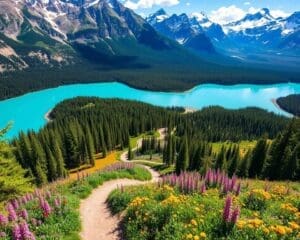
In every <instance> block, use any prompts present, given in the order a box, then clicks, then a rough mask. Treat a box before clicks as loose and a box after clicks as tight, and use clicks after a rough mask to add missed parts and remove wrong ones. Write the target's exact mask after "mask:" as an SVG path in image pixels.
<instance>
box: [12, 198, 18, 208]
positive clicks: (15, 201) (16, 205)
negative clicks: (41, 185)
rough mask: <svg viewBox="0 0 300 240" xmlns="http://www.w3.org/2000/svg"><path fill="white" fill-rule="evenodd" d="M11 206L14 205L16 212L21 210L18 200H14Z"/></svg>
mask: <svg viewBox="0 0 300 240" xmlns="http://www.w3.org/2000/svg"><path fill="white" fill-rule="evenodd" d="M11 204H12V205H13V207H14V209H15V210H17V209H19V207H20V205H19V202H18V200H17V199H14V200H12V201H11Z"/></svg>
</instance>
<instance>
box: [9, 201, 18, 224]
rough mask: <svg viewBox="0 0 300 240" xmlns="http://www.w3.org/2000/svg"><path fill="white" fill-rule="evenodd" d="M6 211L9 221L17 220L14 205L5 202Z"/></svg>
mask: <svg viewBox="0 0 300 240" xmlns="http://www.w3.org/2000/svg"><path fill="white" fill-rule="evenodd" d="M7 211H8V220H9V221H10V222H13V221H16V220H17V218H18V217H17V213H16V211H15V209H14V206H13V205H12V204H11V203H8V204H7Z"/></svg>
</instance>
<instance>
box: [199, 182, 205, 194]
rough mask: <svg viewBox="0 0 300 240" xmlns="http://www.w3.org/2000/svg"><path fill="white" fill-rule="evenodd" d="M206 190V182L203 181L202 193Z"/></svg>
mask: <svg viewBox="0 0 300 240" xmlns="http://www.w3.org/2000/svg"><path fill="white" fill-rule="evenodd" d="M205 191H206V186H205V183H203V184H202V186H201V189H200V193H204V192H205Z"/></svg>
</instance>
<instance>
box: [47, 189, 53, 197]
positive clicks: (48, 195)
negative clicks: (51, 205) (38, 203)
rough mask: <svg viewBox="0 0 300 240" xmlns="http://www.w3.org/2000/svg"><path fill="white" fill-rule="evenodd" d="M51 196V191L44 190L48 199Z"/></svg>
mask: <svg viewBox="0 0 300 240" xmlns="http://www.w3.org/2000/svg"><path fill="white" fill-rule="evenodd" d="M51 196H52V194H51V192H50V191H49V190H47V191H46V197H47V198H48V199H50V198H51Z"/></svg>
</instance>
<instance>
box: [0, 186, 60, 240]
mask: <svg viewBox="0 0 300 240" xmlns="http://www.w3.org/2000/svg"><path fill="white" fill-rule="evenodd" d="M50 203H51V204H50ZM64 203H65V202H64V201H63V200H62V198H61V197H60V196H55V195H53V194H52V193H51V192H50V191H41V190H36V191H35V192H34V193H33V194H31V193H29V194H26V195H24V196H22V197H20V198H17V199H14V200H12V201H10V202H8V203H7V204H6V210H7V214H2V213H0V239H1V238H2V237H9V239H13V240H35V235H34V233H33V230H34V229H35V228H36V227H38V226H40V225H41V224H43V222H44V221H45V219H46V218H48V217H49V216H50V215H51V214H52V213H53V212H54V211H56V212H59V211H60V210H61V209H62V207H63V205H64ZM51 205H52V206H53V207H51ZM32 211H37V213H39V214H40V217H38V218H39V219H36V218H33V217H32V216H31V214H32ZM35 215H36V214H35Z"/></svg>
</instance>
